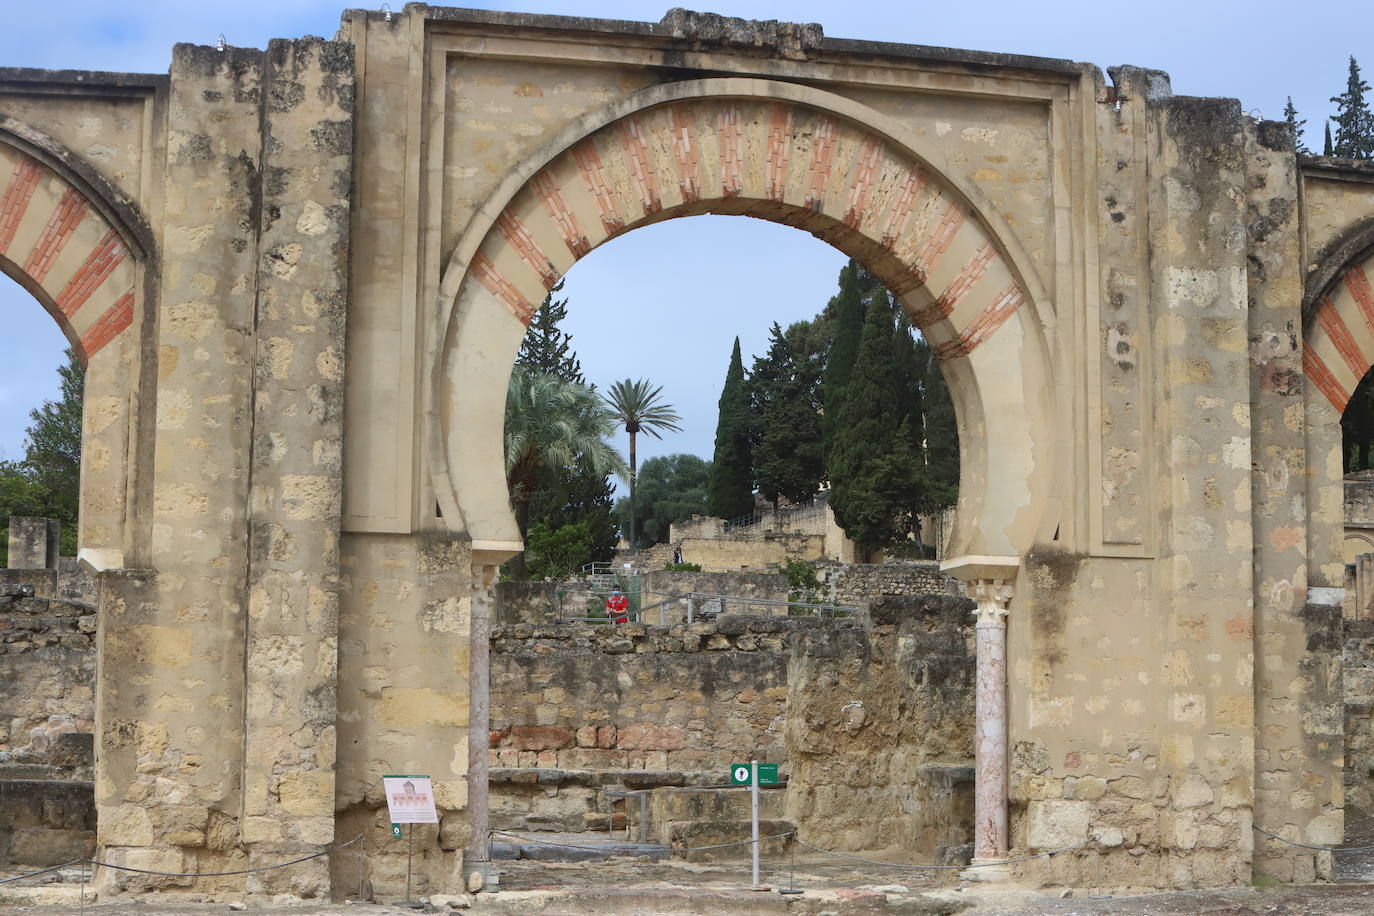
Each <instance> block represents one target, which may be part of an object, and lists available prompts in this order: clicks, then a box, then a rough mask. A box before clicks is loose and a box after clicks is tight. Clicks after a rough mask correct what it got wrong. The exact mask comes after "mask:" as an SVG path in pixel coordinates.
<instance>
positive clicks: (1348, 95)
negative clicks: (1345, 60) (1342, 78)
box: [1331, 57, 1374, 159]
mask: <svg viewBox="0 0 1374 916" xmlns="http://www.w3.org/2000/svg"><path fill="white" fill-rule="evenodd" d="M1368 91H1369V84H1368V83H1366V82H1365V81H1364V80H1363V79H1361V78H1360V65H1359V64H1358V63H1356V62H1355V58H1354V57H1351V58H1350V74H1349V76H1348V78H1347V80H1346V85H1345V92H1343V93H1341V94H1340V95H1337V96H1333V97H1332V98H1331V101H1333V102H1335V103H1336V110H1337V113H1336V114H1335V115H1333V116H1332V118H1331V120H1332V121H1333V122H1334V123H1335V125H1336V135H1335V138H1334V142H1333V143H1332V144H1331V154H1332V155H1335V156H1340V157H1342V158H1346V159H1374V111H1371V110H1370V107H1369V103H1368V102H1367V101H1365V96H1364V94H1365V93H1366V92H1368Z"/></svg>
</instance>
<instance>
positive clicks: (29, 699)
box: [0, 584, 96, 752]
mask: <svg viewBox="0 0 1374 916" xmlns="http://www.w3.org/2000/svg"><path fill="white" fill-rule="evenodd" d="M95 629H96V621H95V608H93V607H91V606H90V605H88V604H76V603H71V602H66V601H61V600H57V599H51V598H36V597H34V591H33V588H32V587H31V586H27V585H13V584H6V585H0V752H5V751H11V750H13V749H15V748H16V747H20V746H23V745H27V744H29V743H30V742H29V733H30V731H32V730H33V729H36V728H40V727H41V726H43V725H44V724H45V723H46V722H47V721H48V719H49V717H52V716H58V717H60V716H70V717H71V718H72V720H73V723H74V727H75V729H76V730H77V731H82V732H88V733H89V732H91V731H92V730H93V726H94V724H95V723H94V719H95Z"/></svg>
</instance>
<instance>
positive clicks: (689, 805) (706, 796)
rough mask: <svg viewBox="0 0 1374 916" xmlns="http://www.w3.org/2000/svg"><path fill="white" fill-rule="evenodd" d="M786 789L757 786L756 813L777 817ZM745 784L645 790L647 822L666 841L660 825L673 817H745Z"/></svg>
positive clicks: (746, 803) (764, 816) (784, 798)
mask: <svg viewBox="0 0 1374 916" xmlns="http://www.w3.org/2000/svg"><path fill="white" fill-rule="evenodd" d="M785 801H786V790H785V789H783V788H781V787H779V788H760V789H759V817H760V818H762V819H765V820H769V819H772V820H776V819H781V818H782V817H783V816H784V814H785ZM749 809H750V798H749V788H748V787H747V786H740V787H738V788H719V787H710V788H697V787H681V788H679V787H672V788H661V789H654V790H652V791H651V792H650V793H649V823H650V825H651V829H652V830H653V832H654V834H655V838H656V839H658V840H659V841H660V842H666V840H667V837H666V836H665V835H664V834H663V825H665V824H669V823H671V822H673V821H748V820H749Z"/></svg>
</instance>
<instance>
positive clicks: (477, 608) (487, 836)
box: [463, 564, 499, 886]
mask: <svg viewBox="0 0 1374 916" xmlns="http://www.w3.org/2000/svg"><path fill="white" fill-rule="evenodd" d="M498 569H499V567H496V566H483V565H477V564H474V565H473V568H472V573H473V586H474V588H473V593H472V623H471V631H470V632H471V640H472V642H471V646H470V648H469V649H468V652H469V655H468V691H469V693H468V818H469V822H470V824H471V825H472V839H471V840H470V841H469V842H468V848H467V850H466V851H465V852H464V854H463V871H464V873H466V874H467V875H468V880H469V881H470V882H471V880H472V878H471V876H472V874H473V873H474V872H477V873H479V874H480V875H481V876H482V883H483V885H484V886H485V885H486V884H488V883H489V881H490V878H491V795H490V784H489V780H488V778H487V777H488V773H487V770H488V763H489V761H488V745H489V744H490V738H491V731H490V727H491V614H492V608H493V606H494V605H495V601H494V600H493V585H494V583H495V581H496V574H497V571H498Z"/></svg>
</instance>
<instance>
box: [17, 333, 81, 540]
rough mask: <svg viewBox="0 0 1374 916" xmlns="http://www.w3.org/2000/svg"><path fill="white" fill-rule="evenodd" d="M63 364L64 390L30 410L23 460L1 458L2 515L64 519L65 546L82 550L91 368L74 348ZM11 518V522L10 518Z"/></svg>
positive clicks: (67, 354)
mask: <svg viewBox="0 0 1374 916" xmlns="http://www.w3.org/2000/svg"><path fill="white" fill-rule="evenodd" d="M66 356H67V362H66V364H65V365H62V366H59V367H58V368H57V374H58V377H59V380H60V382H59V396H58V399H57V400H56V401H44V402H43V403H42V404H40V405H39V406H38V407H35V408H34V409H33V410H32V411H30V412H29V418H30V420H32V423H30V424H29V427H28V429H27V430H26V434H27V439H26V441H25V443H24V460H23V461H0V518H3V519H8V518H9V517H10V516H11V515H20V516H24V515H28V516H39V517H44V518H55V519H58V520H59V521H60V522H62V541H61V545H60V547H61V551H62V553H64V554H67V555H72V554H75V553H76V547H77V544H76V535H77V521H78V511H79V509H80V505H81V410H82V392H83V391H84V389H85V386H86V370H85V367H83V366H82V365H81V361H80V360H78V359H77V357H76V353H75V352H73V351H72V350H71V349H68V350H67V351H66ZM6 524H8V523H6Z"/></svg>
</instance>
